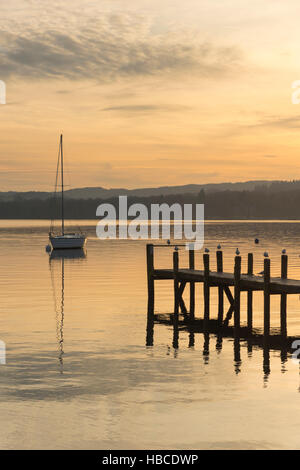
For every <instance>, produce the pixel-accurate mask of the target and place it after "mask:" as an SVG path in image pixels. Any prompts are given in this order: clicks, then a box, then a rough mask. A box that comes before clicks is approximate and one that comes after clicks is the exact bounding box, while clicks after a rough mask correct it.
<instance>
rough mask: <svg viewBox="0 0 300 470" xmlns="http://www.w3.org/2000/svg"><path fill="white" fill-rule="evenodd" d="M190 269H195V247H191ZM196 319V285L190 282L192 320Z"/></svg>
mask: <svg viewBox="0 0 300 470" xmlns="http://www.w3.org/2000/svg"><path fill="white" fill-rule="evenodd" d="M189 268H190V269H195V250H194V246H193V245H190V247H189ZM194 317H195V283H194V282H193V281H191V282H190V318H191V319H193V318H194Z"/></svg>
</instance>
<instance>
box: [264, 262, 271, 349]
mask: <svg viewBox="0 0 300 470" xmlns="http://www.w3.org/2000/svg"><path fill="white" fill-rule="evenodd" d="M270 265H271V262H270V258H265V259H264V338H265V340H267V339H268V338H269V336H270V271H271V268H270Z"/></svg>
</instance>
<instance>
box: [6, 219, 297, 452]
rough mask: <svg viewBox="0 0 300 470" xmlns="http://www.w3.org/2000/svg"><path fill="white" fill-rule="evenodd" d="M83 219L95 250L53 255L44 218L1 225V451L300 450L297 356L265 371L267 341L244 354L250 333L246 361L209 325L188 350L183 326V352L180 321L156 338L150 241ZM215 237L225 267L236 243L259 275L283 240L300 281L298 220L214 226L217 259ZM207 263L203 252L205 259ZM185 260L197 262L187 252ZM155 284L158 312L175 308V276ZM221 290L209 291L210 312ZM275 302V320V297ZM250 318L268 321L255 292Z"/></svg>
mask: <svg viewBox="0 0 300 470" xmlns="http://www.w3.org/2000/svg"><path fill="white" fill-rule="evenodd" d="M76 224H77V222H76ZM80 225H81V227H82V228H84V230H85V231H87V233H88V236H89V240H88V244H87V254H86V257H82V258H76V259H62V258H52V259H51V258H50V257H49V255H48V254H47V253H46V252H45V245H46V244H47V243H48V241H47V233H48V223H47V222H43V221H0V257H1V269H0V286H1V288H0V310H1V313H0V340H2V341H4V342H5V343H6V348H7V363H6V365H0V420H1V427H0V448H2V449H13V448H18V449H49V448H52V449H66V448H70V449H147V448H152V449H164V448H167V449H192V448H193V449H232V448H233V449H249V448H250V449H253V448H256V449H269V448H271V449H272V448H300V439H299V429H300V406H299V401H300V394H299V386H300V380H299V379H300V377H299V366H298V365H296V364H294V363H293V362H292V361H291V358H290V356H288V357H287V359H282V358H281V355H280V351H272V350H271V351H270V372H269V373H266V370H264V367H263V365H264V357H263V350H262V349H260V348H255V347H254V348H253V350H252V352H251V351H248V349H247V343H246V342H243V341H241V345H240V346H241V349H240V356H241V357H240V360H238V361H237V359H236V357H235V355H234V343H233V341H232V340H231V339H224V340H223V347H222V350H221V351H220V350H219V349H216V338H215V337H214V335H211V336H210V342H209V352H208V351H207V344H206V346H205V351H204V343H205V339H204V337H203V335H202V334H200V333H199V334H196V335H195V345H194V347H192V348H191V347H189V334H188V332H185V331H180V334H179V348H178V349H174V348H173V346H172V340H173V331H172V327H171V326H169V325H162V324H155V327H154V345H153V347H146V310H147V285H146V267H145V244H146V242H145V241H130V240H128V241H127V240H114V241H102V240H98V239H97V238H96V234H95V221H82V222H80ZM255 237H258V238H259V239H260V244H259V245H254V238H255ZM219 242H220V243H221V244H222V248H223V250H224V257H225V261H224V263H225V270H226V269H227V270H232V267H233V258H234V254H235V249H236V247H239V249H240V251H241V255H242V256H244V258H246V255H247V252H249V251H252V252H253V253H254V256H255V272H259V271H261V270H262V266H263V252H264V251H265V250H267V251H268V252H269V254H270V257H271V261H272V265H271V271H272V275H278V274H279V267H280V254H281V249H282V248H286V249H287V252H288V254H289V276H290V277H295V278H298V279H300V222H236V221H235V222H217V221H216V222H208V223H207V224H206V228H205V246H208V247H209V248H210V249H211V252H212V255H214V251H215V249H216V245H217V244H218V243H219ZM212 258H214V256H212ZM201 260H202V252H199V253H197V254H196V265H197V266H202V262H201ZM180 263H181V266H184V265H186V264H187V254H186V252H185V250H183V251H180ZM171 264H172V249H161V250H160V251H158V256H157V259H156V266H157V267H169V266H171ZM243 268H244V269H245V265H244V266H243ZM159 284H160V285H158V288H157V291H156V292H157V296H156V312H160V313H168V312H171V311H172V307H173V293H172V283H171V282H169V281H164V282H161V283H159ZM62 291H63V292H62ZM213 291H214V289H213ZM216 300H217V297H216V294H215V293H214V292H212V299H211V305H212V315H216V305H217V303H216ZM271 307H272V309H271V316H272V326H273V327H274V328H276V327H278V326H279V325H280V318H279V298H276V296H274V297H273V298H272V303H271ZM202 314H203V302H202V292H201V286H199V289H198V290H197V303H196V316H202ZM242 320H243V321H244V320H245V297H244V295H242ZM254 326H255V327H258V328H259V327H261V326H262V293H255V295H254ZM288 333H289V334H290V335H298V334H299V335H300V300H299V296H297V295H295V296H289V299H288Z"/></svg>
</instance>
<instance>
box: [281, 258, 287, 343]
mask: <svg viewBox="0 0 300 470" xmlns="http://www.w3.org/2000/svg"><path fill="white" fill-rule="evenodd" d="M287 274H288V256H287V255H285V254H283V255H281V278H282V279H287ZM286 304H287V294H281V295H280V333H281V336H282V337H284V338H286V336H287V315H286Z"/></svg>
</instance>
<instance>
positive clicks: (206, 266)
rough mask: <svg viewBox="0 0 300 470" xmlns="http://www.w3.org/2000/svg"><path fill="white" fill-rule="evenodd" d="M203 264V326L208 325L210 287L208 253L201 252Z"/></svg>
mask: <svg viewBox="0 0 300 470" xmlns="http://www.w3.org/2000/svg"><path fill="white" fill-rule="evenodd" d="M203 265H204V282H203V294H204V327H207V326H208V323H209V303H210V289H209V254H208V253H204V254H203Z"/></svg>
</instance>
